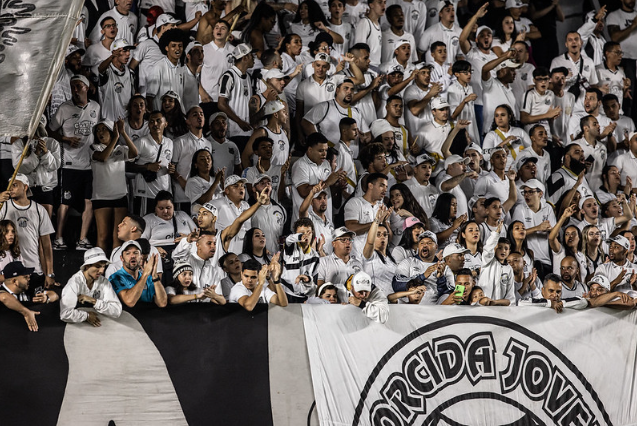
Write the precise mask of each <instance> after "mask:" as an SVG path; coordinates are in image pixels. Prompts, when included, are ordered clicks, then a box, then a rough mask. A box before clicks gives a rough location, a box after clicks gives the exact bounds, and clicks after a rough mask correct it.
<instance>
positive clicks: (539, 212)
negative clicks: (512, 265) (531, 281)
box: [513, 179, 557, 279]
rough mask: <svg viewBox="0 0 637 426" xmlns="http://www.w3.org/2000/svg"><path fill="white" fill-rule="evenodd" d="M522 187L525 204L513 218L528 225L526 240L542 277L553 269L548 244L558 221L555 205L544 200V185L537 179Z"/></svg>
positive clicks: (525, 183) (530, 180)
mask: <svg viewBox="0 0 637 426" xmlns="http://www.w3.org/2000/svg"><path fill="white" fill-rule="evenodd" d="M520 189H521V190H522V195H523V196H524V205H520V206H519V207H518V208H516V209H515V211H514V212H513V220H519V221H521V222H522V223H524V226H525V227H526V242H527V244H528V248H529V249H530V250H533V254H534V257H535V263H534V265H533V266H534V267H535V268H536V269H537V272H538V276H539V277H540V279H544V277H545V276H546V274H548V273H549V272H551V271H552V270H553V268H552V266H551V260H552V257H551V252H550V249H549V244H548V235H549V231H550V230H551V229H552V228H553V227H554V226H555V223H556V222H557V220H556V218H555V213H554V212H553V206H551V205H550V204H549V203H547V202H546V201H545V200H544V192H545V189H544V185H543V184H542V182H540V181H538V180H537V179H529V180H528V181H526V182H524V183H523V184H522V185H521V186H520Z"/></svg>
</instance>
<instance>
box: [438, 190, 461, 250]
mask: <svg viewBox="0 0 637 426" xmlns="http://www.w3.org/2000/svg"><path fill="white" fill-rule="evenodd" d="M457 214H458V200H456V197H455V196H454V195H452V194H450V193H448V192H445V193H443V194H440V195H439V196H438V199H437V200H436V206H435V207H434V211H433V213H432V214H431V217H430V218H429V226H430V228H431V232H433V233H435V234H436V238H437V239H438V249H440V250H442V249H444V248H445V247H447V245H448V244H449V243H455V242H456V241H457V239H458V230H459V229H460V226H462V224H463V223H464V222H466V221H467V215H466V214H463V215H462V216H460V217H456V215H457Z"/></svg>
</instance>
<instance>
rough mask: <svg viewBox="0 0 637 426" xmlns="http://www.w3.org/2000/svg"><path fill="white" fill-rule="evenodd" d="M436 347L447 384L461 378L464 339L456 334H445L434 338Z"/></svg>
mask: <svg viewBox="0 0 637 426" xmlns="http://www.w3.org/2000/svg"><path fill="white" fill-rule="evenodd" d="M434 348H435V353H436V357H437V359H438V365H439V367H440V371H441V373H442V375H443V377H444V379H445V385H447V384H451V383H454V382H456V381H458V380H460V378H461V377H462V373H463V371H462V370H463V367H464V348H463V347H462V340H460V339H459V338H458V337H456V336H444V337H441V338H438V339H435V340H434Z"/></svg>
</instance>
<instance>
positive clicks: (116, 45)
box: [111, 38, 137, 52]
mask: <svg viewBox="0 0 637 426" xmlns="http://www.w3.org/2000/svg"><path fill="white" fill-rule="evenodd" d="M117 49H127V50H133V49H137V48H136V47H135V46H133V45H132V44H130V43H129V42H128V40H126V39H125V38H118V39H117V40H115V41H114V42H113V44H111V52H114V51H116V50H117Z"/></svg>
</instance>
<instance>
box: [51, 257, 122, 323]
mask: <svg viewBox="0 0 637 426" xmlns="http://www.w3.org/2000/svg"><path fill="white" fill-rule="evenodd" d="M108 263H109V262H108V258H107V257H106V255H105V254H104V251H103V250H102V249H101V248H99V247H95V248H92V249H90V250H87V251H86V252H85V253H84V263H83V264H82V266H81V267H80V270H79V271H78V272H76V273H75V274H74V275H73V276H72V277H71V278H70V279H69V281H68V282H67V283H66V285H65V286H64V288H63V289H62V297H61V298H60V319H61V320H62V321H64V322H71V323H77V322H84V321H86V322H88V323H89V324H91V325H92V326H94V327H99V326H100V319H99V316H98V315H97V314H103V315H106V316H107V317H111V318H119V316H120V315H121V314H122V303H121V302H120V301H119V299H118V298H117V294H115V291H114V290H113V286H111V283H110V282H109V281H108V280H107V279H106V278H105V277H104V271H105V270H106V266H107V265H108ZM78 304H79V305H80V306H84V307H88V306H90V307H92V308H93V310H90V311H86V310H80V309H77V308H76V305H78ZM87 305H88V306H87Z"/></svg>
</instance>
